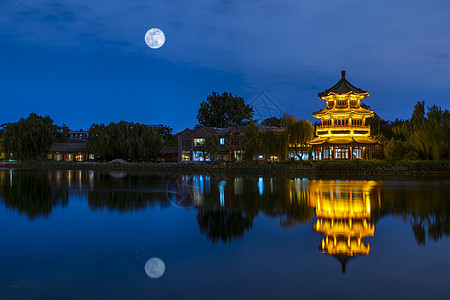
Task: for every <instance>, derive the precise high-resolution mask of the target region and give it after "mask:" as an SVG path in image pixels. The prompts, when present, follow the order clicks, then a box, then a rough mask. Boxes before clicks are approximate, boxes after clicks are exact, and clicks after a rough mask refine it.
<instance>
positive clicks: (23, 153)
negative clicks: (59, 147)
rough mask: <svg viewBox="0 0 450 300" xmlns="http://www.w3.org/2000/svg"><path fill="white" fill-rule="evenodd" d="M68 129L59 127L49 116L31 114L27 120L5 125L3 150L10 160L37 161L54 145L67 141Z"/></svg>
mask: <svg viewBox="0 0 450 300" xmlns="http://www.w3.org/2000/svg"><path fill="white" fill-rule="evenodd" d="M66 127H67V126H65V127H63V128H61V127H59V126H57V125H56V124H54V123H53V120H52V119H51V118H50V117H49V116H45V117H42V116H39V115H37V114H36V113H30V115H29V116H28V117H27V118H26V119H24V118H21V119H20V120H19V121H18V122H15V123H8V124H3V130H4V135H3V148H4V150H5V153H8V154H9V155H8V156H7V157H8V158H13V159H18V160H33V159H37V158H39V157H40V156H41V155H45V153H46V152H48V150H49V148H50V146H51V144H52V143H54V142H56V141H65V140H66V138H65V133H64V131H66V129H67V128H66ZM63 130H64V131H63Z"/></svg>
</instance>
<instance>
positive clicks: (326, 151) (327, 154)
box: [323, 147, 331, 159]
mask: <svg viewBox="0 0 450 300" xmlns="http://www.w3.org/2000/svg"><path fill="white" fill-rule="evenodd" d="M330 157H331V148H330V147H324V148H323V159H330Z"/></svg>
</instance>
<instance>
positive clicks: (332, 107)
mask: <svg viewBox="0 0 450 300" xmlns="http://www.w3.org/2000/svg"><path fill="white" fill-rule="evenodd" d="M341 73H342V78H341V80H339V82H338V83H336V84H335V85H334V86H333V87H331V88H329V89H327V90H325V91H324V92H322V93H319V94H318V96H319V98H321V99H323V100H325V101H326V103H327V106H326V107H325V108H324V109H321V110H320V111H318V112H314V113H313V116H314V117H316V118H318V119H320V121H321V124H320V125H318V126H316V135H317V137H316V138H314V139H313V140H311V141H310V142H309V144H310V145H311V146H312V149H313V157H314V159H315V160H321V159H365V158H367V159H372V151H373V147H374V145H375V144H376V143H377V142H376V141H375V140H374V139H373V138H372V137H370V126H368V125H366V119H367V118H370V117H373V115H374V114H373V111H371V110H368V109H365V108H363V107H361V104H360V101H361V100H362V99H364V98H366V97H369V93H368V92H367V91H363V90H361V89H359V88H357V87H355V86H353V85H352V84H351V83H350V82H348V81H347V79H346V78H345V71H342V72H341Z"/></svg>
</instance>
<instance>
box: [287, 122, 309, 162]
mask: <svg viewBox="0 0 450 300" xmlns="http://www.w3.org/2000/svg"><path fill="white" fill-rule="evenodd" d="M287 135H288V141H289V144H290V146H291V147H292V149H293V150H294V152H295V155H296V156H297V157H298V158H299V159H300V160H302V158H303V152H304V150H305V149H307V142H309V141H310V140H311V139H312V138H313V137H314V126H313V125H312V124H311V123H310V122H309V121H308V120H298V121H297V120H296V121H293V122H290V123H289V124H288V126H287Z"/></svg>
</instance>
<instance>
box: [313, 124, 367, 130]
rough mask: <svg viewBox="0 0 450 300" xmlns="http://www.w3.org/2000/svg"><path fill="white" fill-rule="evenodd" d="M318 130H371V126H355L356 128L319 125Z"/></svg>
mask: <svg viewBox="0 0 450 300" xmlns="http://www.w3.org/2000/svg"><path fill="white" fill-rule="evenodd" d="M316 129H317V130H370V126H369V125H366V126H362V125H354V126H331V125H327V126H322V125H317V127H316Z"/></svg>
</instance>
